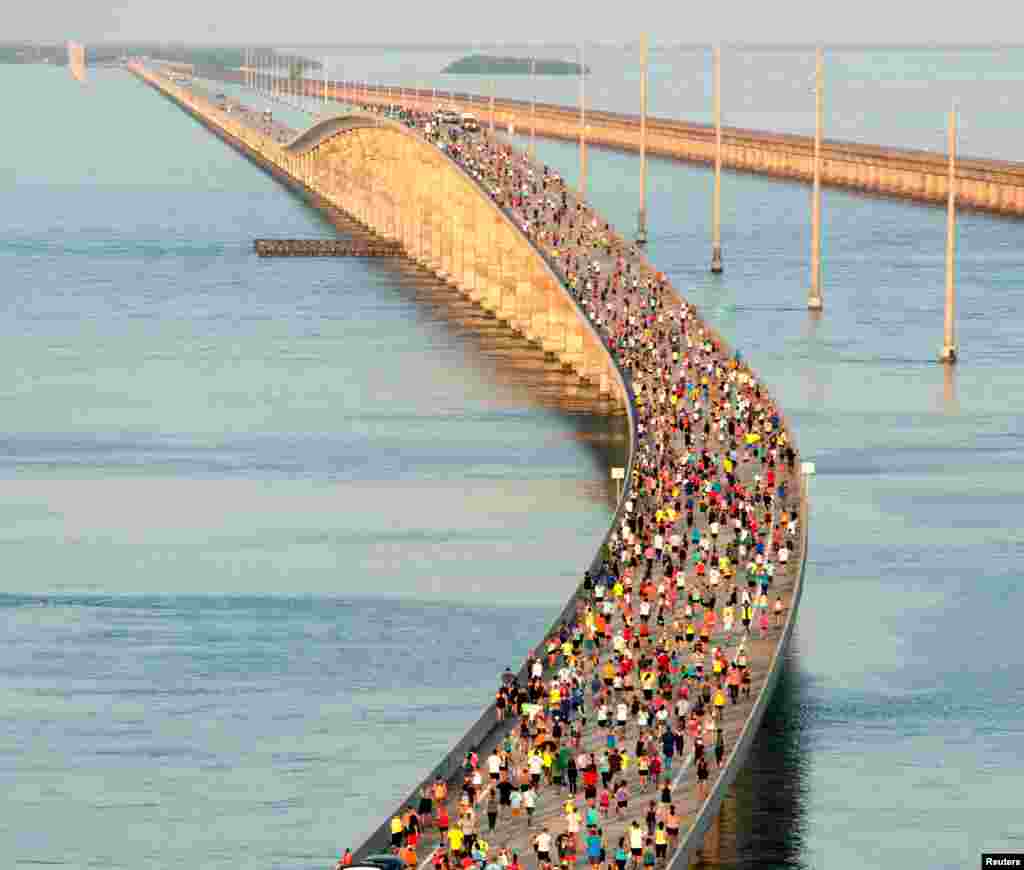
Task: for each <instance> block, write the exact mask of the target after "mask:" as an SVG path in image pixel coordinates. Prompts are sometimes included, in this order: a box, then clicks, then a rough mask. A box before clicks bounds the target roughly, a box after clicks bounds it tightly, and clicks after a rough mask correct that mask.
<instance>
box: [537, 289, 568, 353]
mask: <svg viewBox="0 0 1024 870" xmlns="http://www.w3.org/2000/svg"><path fill="white" fill-rule="evenodd" d="M544 297H545V302H546V303H547V327H546V329H545V330H544V335H543V336H542V338H541V347H542V348H544V351H545V353H552V354H554V355H555V356H556V357H558V359H562V355H563V354H564V353H565V349H566V343H565V323H566V316H567V315H570V314H571V312H570V311H569V306H568V301H567V300H566V299H565V292H564V291H563V290H562V288H561V286H560V285H559V283H558V282H557V281H556V280H555V279H554V278H550V277H549V278H548V280H547V281H546V282H545V285H544Z"/></svg>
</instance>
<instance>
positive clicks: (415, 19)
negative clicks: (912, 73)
mask: <svg viewBox="0 0 1024 870" xmlns="http://www.w3.org/2000/svg"><path fill="white" fill-rule="evenodd" d="M940 10H941V7H937V6H936V5H935V4H933V3H928V4H925V3H923V2H910V3H903V4H893V3H890V2H882V0H865V2H862V3H857V4H837V3H833V4H830V5H827V6H823V5H821V4H818V3H812V2H810V0H781V2H779V3H774V4H771V5H768V4H760V5H751V6H745V7H744V8H742V9H740V8H737V7H725V6H719V7H713V8H711V9H702V10H701V13H700V15H699V16H697V17H694V16H691V15H688V14H687V13H686V10H683V9H681V8H680V7H679V6H678V5H677V4H674V3H673V4H670V3H668V2H661V0H659V2H653V3H645V4H640V5H637V4H628V5H621V6H619V5H613V4H608V5H602V6H590V5H587V6H584V5H583V4H582V3H568V4H558V5H556V4H551V3H547V2H539V0H521V2H519V3H517V4H515V6H514V7H513V12H512V14H510V13H509V12H508V11H507V9H506V8H503V7H497V6H495V7H491V8H486V7H485V8H481V6H480V5H479V4H476V3H469V2H467V0H447V2H445V3H444V4H442V5H435V4H405V3H403V4H399V5H396V6H394V7H391V8H387V7H383V6H374V5H372V4H371V5H369V6H363V7H360V8H359V10H358V15H357V18H356V19H355V20H354V17H353V15H352V11H351V9H350V8H349V7H346V6H341V5H338V4H332V3H325V2H317V3H310V4H305V5H304V6H302V7H298V8H295V10H294V12H292V14H290V15H287V16H280V15H275V16H272V15H258V14H256V15H254V14H253V13H254V7H253V6H252V5H251V4H249V3H243V2H241V0H221V2H219V3H209V2H203V3H200V2H198V0H179V2H178V3H175V4H172V5H160V6H151V5H149V4H146V5H142V4H138V5H134V4H133V5H129V4H110V3H106V2H98V0H78V2H74V3H72V2H68V0H42V2H38V3H33V4H25V5H15V6H12V8H11V9H9V10H8V14H7V16H6V18H5V21H4V25H5V27H4V29H5V31H6V33H5V40H4V41H7V42H10V41H33V42H51V43H52V42H62V41H64V40H66V39H75V40H78V41H82V42H89V41H91V42H94V43H98V42H131V41H139V42H150V41H156V42H166V41H177V42H182V41H183V42H188V43H196V44H210V43H217V44H233V45H243V44H253V43H260V44H264V45H267V44H269V45H277V44H289V45H314V44H316V45H324V44H326V45H385V44H386V45H417V46H424V45H435V44H436V45H460V46H461V45H466V44H472V43H473V42H474V41H478V42H480V43H481V44H483V45H496V44H502V43H504V44H524V43H530V42H536V43H545V44H566V45H575V44H578V43H579V42H580V41H581V40H586V41H587V42H603V43H607V44H622V43H629V42H632V41H635V40H636V39H638V38H639V36H640V34H641V33H642V32H644V31H647V32H648V34H649V35H650V37H651V40H652V41H653V42H654V43H657V44H674V45H677V44H687V45H698V44H701V45H702V44H708V43H713V42H723V43H726V44H730V45H736V44H746V45H765V46H794V45H797V46H804V45H808V44H812V45H813V44H816V43H819V42H820V43H825V44H831V45H846V46H862V45H863V46H894V47H896V46H899V47H910V46H914V47H918V46H919V47H929V46H939V45H941V46H964V47H967V46H971V47H990V46H1004V45H1008V43H1005V42H1001V41H1000V34H995V33H994V31H995V30H996V29H997V26H996V25H997V23H998V29H999V30H1000V31H1001V34H1002V33H1006V32H1007V31H1008V30H1014V31H1015V30H1016V28H1015V27H1014V26H1013V21H1012V16H1008V15H1007V12H1008V7H1007V6H1006V4H1004V3H996V2H992V0H988V2H986V0H981V2H980V4H979V3H975V4H972V6H971V14H970V15H969V16H962V15H960V16H956V17H955V18H954V17H953V16H951V15H950V16H945V17H943V16H941V15H940V14H938V13H939V12H940ZM259 11H262V10H259ZM289 11H292V10H291V9H290V10H289ZM481 18H483V19H484V20H483V21H481ZM328 34H330V37H333V38H330V37H328V38H326V39H325V37H326V36H327V35H328ZM880 36H881V37H883V38H881V39H880V38H879V37H880ZM993 37H994V38H993Z"/></svg>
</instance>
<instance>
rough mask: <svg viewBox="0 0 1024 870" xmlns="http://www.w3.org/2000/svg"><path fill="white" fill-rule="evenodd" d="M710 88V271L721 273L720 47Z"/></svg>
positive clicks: (716, 49) (717, 47)
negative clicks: (712, 159) (712, 186)
mask: <svg viewBox="0 0 1024 870" xmlns="http://www.w3.org/2000/svg"><path fill="white" fill-rule="evenodd" d="M712 66H713V73H712V77H713V79H714V81H713V82H712V87H713V89H714V92H715V96H714V103H715V106H714V108H715V191H714V193H713V194H712V196H713V199H712V202H711V271H712V272H714V273H715V274H718V273H719V272H721V271H722V47H721V46H720V45H716V46H715V51H714V61H713V64H712Z"/></svg>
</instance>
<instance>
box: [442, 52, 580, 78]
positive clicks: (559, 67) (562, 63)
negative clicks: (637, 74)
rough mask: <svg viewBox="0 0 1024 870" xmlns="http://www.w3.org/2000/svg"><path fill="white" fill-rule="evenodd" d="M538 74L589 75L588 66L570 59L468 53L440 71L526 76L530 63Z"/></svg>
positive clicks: (455, 73) (462, 73) (529, 69)
mask: <svg viewBox="0 0 1024 870" xmlns="http://www.w3.org/2000/svg"><path fill="white" fill-rule="evenodd" d="M534 63H536V67H535V68H534V70H533V71H534V72H535V73H536V74H537V75H539V76H578V75H580V73H582V74H583V75H590V67H582V66H580V64H578V63H574V62H573V61H570V60H548V59H543V58H532V57H495V56H494V55H489V54H470V55H466V57H463V58H460V59H459V60H456V61H452V63H450V64H448V66H446V67H445V68H444V69H443V70H441V72H442V73H453V74H454V75H499V76H528V75H530V72H531V65H532V64H534Z"/></svg>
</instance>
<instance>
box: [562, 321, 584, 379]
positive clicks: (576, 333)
mask: <svg viewBox="0 0 1024 870" xmlns="http://www.w3.org/2000/svg"><path fill="white" fill-rule="evenodd" d="M583 329H584V327H583V323H582V321H581V320H580V316H579V314H578V313H577V312H576V311H574V310H573V309H572V308H570V309H569V310H568V311H566V320H565V350H564V351H562V353H561V354H560V355H559V359H561V361H562V362H563V363H565V364H566V365H568V366H570V367H572V368H573V369H574V370H575V371H576V372H577V373H578V374H580V375H584V374H585V372H584V366H583Z"/></svg>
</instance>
